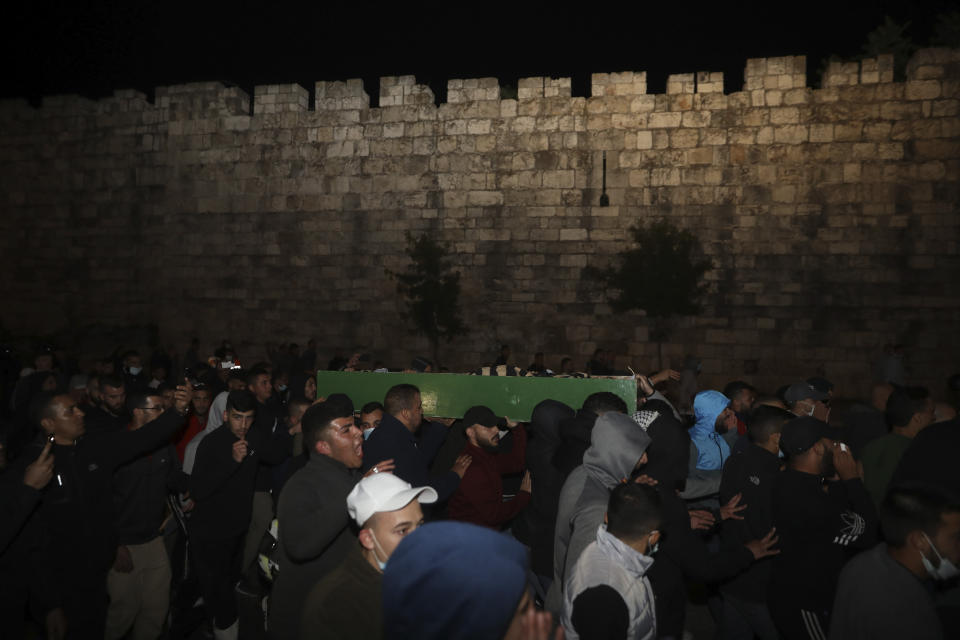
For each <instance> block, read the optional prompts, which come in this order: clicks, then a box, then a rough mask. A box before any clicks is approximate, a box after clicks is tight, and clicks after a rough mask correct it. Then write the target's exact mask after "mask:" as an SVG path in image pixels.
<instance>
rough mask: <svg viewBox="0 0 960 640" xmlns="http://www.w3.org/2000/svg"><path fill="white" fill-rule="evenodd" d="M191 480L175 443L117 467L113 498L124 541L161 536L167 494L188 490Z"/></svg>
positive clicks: (119, 531) (118, 530) (142, 541)
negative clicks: (183, 469) (185, 472)
mask: <svg viewBox="0 0 960 640" xmlns="http://www.w3.org/2000/svg"><path fill="white" fill-rule="evenodd" d="M188 479H189V476H187V475H186V474H184V473H183V472H182V471H181V470H180V459H179V458H177V452H176V449H174V448H173V445H171V444H167V445H166V446H164V447H161V448H159V449H157V450H156V451H153V452H151V453H148V454H146V455H143V456H140V457H139V458H137V459H135V460H132V461H131V462H128V463H127V464H125V465H123V466H121V467H120V468H119V469H117V471H116V473H115V474H114V475H113V499H114V508H115V510H116V523H117V534H118V540H119V542H120V544H124V545H126V544H143V543H145V542H149V541H150V540H153V539H154V538H155V537H157V536H158V535H159V534H160V526H161V525H162V524H163V519H164V516H165V515H166V508H167V496H168V495H169V494H170V493H172V492H174V491H186V490H187V488H188V485H187V481H188Z"/></svg>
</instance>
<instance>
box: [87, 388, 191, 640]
mask: <svg viewBox="0 0 960 640" xmlns="http://www.w3.org/2000/svg"><path fill="white" fill-rule="evenodd" d="M127 409H128V411H129V412H130V416H131V422H130V426H129V429H130V430H131V431H136V430H138V429H140V428H142V427H143V426H144V425H146V424H148V423H150V422H153V421H154V420H155V419H156V418H157V417H159V416H160V414H162V413H163V411H164V404H163V397H162V396H161V395H160V393H159V392H158V391H156V390H153V389H150V390H147V391H145V392H138V393H133V394H131V395H130V396H128V398H127ZM187 477H188V476H186V475H184V474H183V473H182V471H181V470H180V463H179V459H178V458H177V453H176V450H175V449H174V447H173V444H171V443H167V444H165V445H164V446H162V447H160V448H159V449H156V450H154V451H152V452H151V453H148V454H146V455H143V456H140V457H139V458H136V459H135V460H132V461H131V462H128V463H127V464H125V465H123V466H122V467H120V468H118V469H117V470H116V472H115V474H114V476H113V487H114V490H113V495H114V505H115V509H116V527H117V534H118V537H119V543H120V545H119V547H118V548H117V558H116V561H115V562H114V564H113V568H111V569H110V573H109V574H108V575H107V591H108V592H109V594H110V607H109V609H108V610H107V625H106V628H107V632H106V636H105V637H106V639H107V640H113V639H114V638H120V637H123V636H124V635H125V634H127V632H128V631H129V632H130V636H129V637H130V638H132V639H139V638H158V637H160V635H161V633H162V631H163V624H164V621H165V620H166V617H167V609H168V607H169V604H170V602H169V601H170V579H171V571H170V563H169V560H168V557H167V551H166V548H165V547H164V543H163V535H162V533H161V528H162V526H163V521H164V517H165V514H166V504H167V496H168V495H169V494H170V493H172V492H175V491H185V490H186V482H185V479H186V478H187Z"/></svg>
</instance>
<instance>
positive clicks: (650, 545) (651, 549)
mask: <svg viewBox="0 0 960 640" xmlns="http://www.w3.org/2000/svg"><path fill="white" fill-rule="evenodd" d="M652 537H653V534H652V533H651V534H650V538H652ZM650 538H647V553H646V554H644V555H648V556H652V555H653V554H655V553H656V552H657V551H658V550H659V549H660V538H657V541H656V542H650Z"/></svg>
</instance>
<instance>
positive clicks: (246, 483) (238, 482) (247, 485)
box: [190, 422, 290, 540]
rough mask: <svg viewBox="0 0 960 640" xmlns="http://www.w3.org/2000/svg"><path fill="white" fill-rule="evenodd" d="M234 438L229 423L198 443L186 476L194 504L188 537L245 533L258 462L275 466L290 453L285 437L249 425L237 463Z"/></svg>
mask: <svg viewBox="0 0 960 640" xmlns="http://www.w3.org/2000/svg"><path fill="white" fill-rule="evenodd" d="M237 440H238V438H237V437H236V436H235V435H233V432H232V431H231V430H230V423H228V422H227V423H224V424H223V425H221V426H219V427H217V428H216V429H214V430H213V431H212V432H211V433H209V434H208V435H207V436H206V437H205V438H204V439H203V440H201V441H200V446H199V447H197V459H196V463H194V466H193V473H192V474H191V476H190V497H191V498H193V500H194V502H195V503H196V506H195V507H194V509H193V515H192V516H191V517H190V535H192V536H194V537H196V538H198V539H202V540H224V539H228V538H233V537H236V536H241V535H243V534H244V533H246V532H247V527H248V526H249V525H250V514H251V511H252V510H253V493H254V491H255V490H256V480H257V472H258V470H259V467H260V463H261V461H262V462H266V463H267V464H279V463H280V462H282V461H283V460H284V458H286V457H287V456H288V455H290V444H289V439H285V438H282V437H280V438H274V437H273V434H271V433H270V432H268V431H265V430H254V429H253V428H252V427H251V429H250V431H248V432H247V437H246V440H247V457H246V458H244V459H243V460H242V461H241V462H237V461H236V460H234V459H233V444H234V443H235V442H237Z"/></svg>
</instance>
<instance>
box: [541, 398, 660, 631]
mask: <svg viewBox="0 0 960 640" xmlns="http://www.w3.org/2000/svg"><path fill="white" fill-rule="evenodd" d="M649 444H650V436H648V435H647V433H646V431H644V430H643V429H641V428H640V426H639V425H638V424H637V423H636V422H634V421H633V420H631V419H630V418H629V417H627V416H626V415H624V414H622V413H612V412H611V413H606V414H604V415H603V416H601V417H600V418H598V419H597V423H596V425H595V426H594V428H593V432H592V433H591V436H590V448H589V449H587V452H586V453H585V454H583V464H582V465H580V466H579V467H577V468H576V469H574V470H573V472H571V473H570V476H569V477H568V478H567V480H566V482H564V484H563V490H562V491H561V492H560V502H559V505H558V510H557V526H556V529H555V533H554V547H553V578H554V579H553V584H552V585H551V586H550V592H549V593H548V594H547V603H546V604H547V609H549V610H550V611H551V612H554V613H559V611H560V608H561V606H562V594H561V590H562V585H563V584H564V583H565V581H566V579H567V577H568V576H569V574H570V571H571V570H572V569H573V566H574V564H576V562H577V559H578V558H579V557H580V554H581V553H583V550H584V549H586V548H587V545H589V544H590V543H591V542H593V540H594V539H595V538H596V533H597V527H599V526H600V525H601V524H603V515H604V513H606V510H607V502H608V501H609V500H610V492H611V491H612V490H613V488H614V487H615V486H617V485H618V484H619V483H620V482H622V481H623V480H625V479H627V478H629V477H630V475H631V474H632V473H633V470H634V469H635V468H636V466H637V462H639V461H640V458H641V457H642V456H643V453H644V452H645V451H646V450H647V446H648V445H649Z"/></svg>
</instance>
